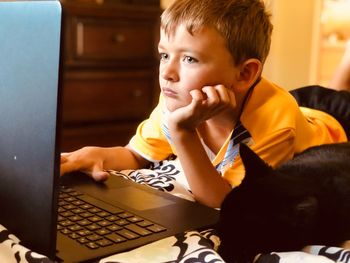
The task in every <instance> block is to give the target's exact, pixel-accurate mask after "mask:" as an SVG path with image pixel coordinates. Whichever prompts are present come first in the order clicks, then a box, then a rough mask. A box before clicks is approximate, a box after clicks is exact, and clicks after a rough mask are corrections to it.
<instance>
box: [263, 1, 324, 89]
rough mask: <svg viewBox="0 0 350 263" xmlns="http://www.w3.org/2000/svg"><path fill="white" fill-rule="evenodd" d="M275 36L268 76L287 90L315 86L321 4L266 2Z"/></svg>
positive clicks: (315, 2)
mask: <svg viewBox="0 0 350 263" xmlns="http://www.w3.org/2000/svg"><path fill="white" fill-rule="evenodd" d="M266 2H267V3H266V4H267V6H268V8H269V10H270V11H271V13H272V23H273V25H274V32H273V36H272V45H271V51H270V55H269V57H268V60H267V63H266V65H265V71H264V75H265V76H266V77H267V78H269V79H270V80H272V81H274V82H276V83H277V84H279V85H281V86H283V87H285V88H286V89H293V88H296V87H300V86H304V85H308V84H314V83H312V82H313V81H314V78H313V77H312V76H313V75H314V71H315V67H316V65H315V63H316V60H317V50H318V44H317V43H318V32H317V31H318V30H319V29H318V24H319V23H318V20H319V12H320V11H319V10H320V3H321V2H320V0H307V1H305V0H293V1H285V0H266Z"/></svg>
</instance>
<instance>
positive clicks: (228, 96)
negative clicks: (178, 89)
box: [169, 85, 236, 130]
mask: <svg viewBox="0 0 350 263" xmlns="http://www.w3.org/2000/svg"><path fill="white" fill-rule="evenodd" d="M190 94H191V96H192V101H191V103H190V104H188V105H187V106H184V107H181V108H179V109H176V110H175V111H173V112H171V113H170V116H169V122H170V123H172V125H176V126H177V127H179V128H183V129H187V130H194V129H196V127H197V126H198V125H199V124H200V123H202V122H204V121H206V120H208V119H210V118H212V117H213V116H215V115H217V114H219V113H221V112H223V111H224V110H227V109H234V108H235V107H236V99H235V94H234V93H233V91H232V90H231V89H227V88H226V87H225V86H224V85H215V86H205V87H203V88H202V90H192V91H190Z"/></svg>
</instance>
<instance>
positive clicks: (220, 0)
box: [161, 0, 273, 65]
mask: <svg viewBox="0 0 350 263" xmlns="http://www.w3.org/2000/svg"><path fill="white" fill-rule="evenodd" d="M180 24H183V25H185V26H186V28H187V30H188V32H189V33H190V34H193V33H195V31H196V30H199V29H201V28H202V27H204V26H212V27H214V28H215V29H216V30H217V31H218V32H219V33H220V34H221V35H222V37H223V38H224V39H225V40H226V43H227V48H228V50H229V51H230V53H231V55H232V58H233V61H234V63H235V64H236V65H239V64H241V63H242V62H244V61H245V60H247V59H249V58H256V59H259V60H260V61H261V62H262V63H264V62H265V60H266V57H267V55H268V53H269V50H270V44H271V34H272V28H273V27H272V24H271V22H270V14H268V12H267V11H266V9H265V5H264V3H263V2H262V1H261V0H175V1H174V2H173V3H172V5H170V6H169V7H168V8H167V9H166V10H165V11H164V12H163V14H162V16H161V28H162V30H164V32H165V34H167V35H171V34H174V33H175V31H176V29H177V27H178V26H179V25H180Z"/></svg>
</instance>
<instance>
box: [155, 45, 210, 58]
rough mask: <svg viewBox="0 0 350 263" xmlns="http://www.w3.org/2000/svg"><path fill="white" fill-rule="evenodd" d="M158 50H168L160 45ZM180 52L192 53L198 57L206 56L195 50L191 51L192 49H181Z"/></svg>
mask: <svg viewBox="0 0 350 263" xmlns="http://www.w3.org/2000/svg"><path fill="white" fill-rule="evenodd" d="M158 49H166V48H164V46H163V45H162V44H158ZM177 51H178V52H185V53H186V52H189V53H192V54H194V55H196V56H204V54H203V53H201V52H198V51H195V50H193V49H190V48H180V49H178V50H177Z"/></svg>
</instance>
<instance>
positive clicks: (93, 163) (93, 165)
mask: <svg viewBox="0 0 350 263" xmlns="http://www.w3.org/2000/svg"><path fill="white" fill-rule="evenodd" d="M73 171H81V172H84V173H86V174H88V175H89V176H91V177H92V178H93V179H94V180H96V181H105V180H107V179H108V177H109V173H108V172H106V171H104V170H103V160H102V159H101V157H100V154H99V148H98V147H84V148H82V149H79V150H77V151H74V152H70V153H62V154H61V167H60V174H61V175H63V174H66V173H69V172H73Z"/></svg>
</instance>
